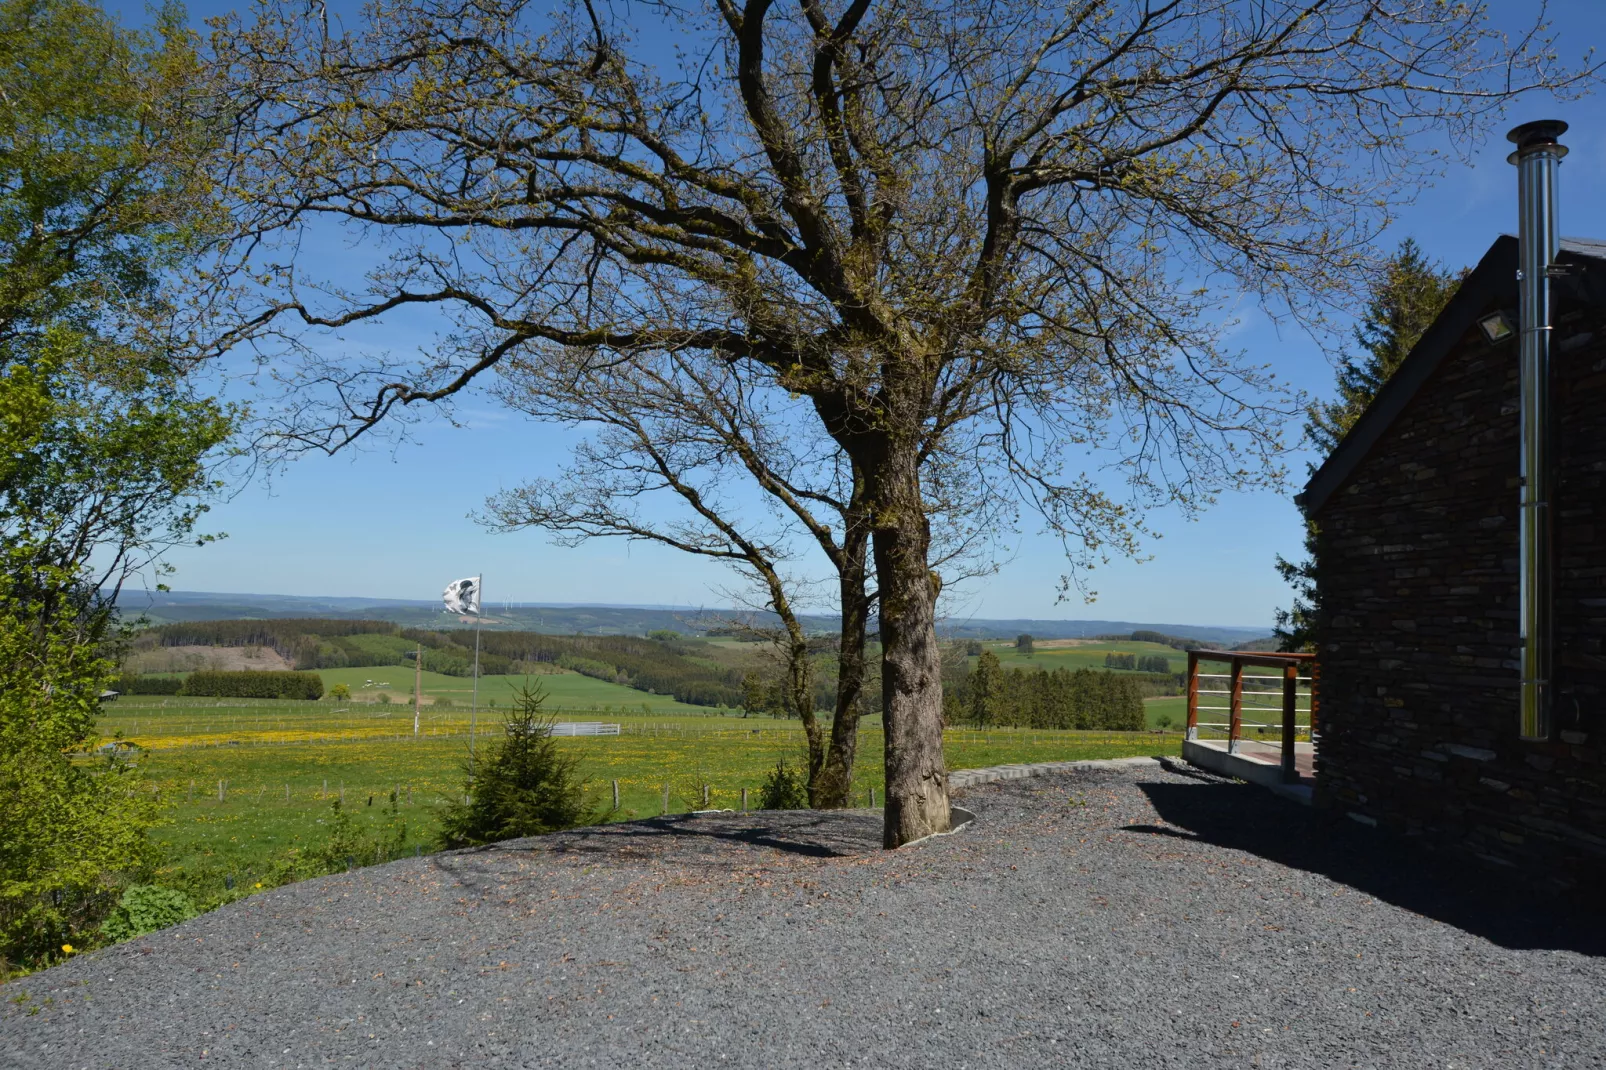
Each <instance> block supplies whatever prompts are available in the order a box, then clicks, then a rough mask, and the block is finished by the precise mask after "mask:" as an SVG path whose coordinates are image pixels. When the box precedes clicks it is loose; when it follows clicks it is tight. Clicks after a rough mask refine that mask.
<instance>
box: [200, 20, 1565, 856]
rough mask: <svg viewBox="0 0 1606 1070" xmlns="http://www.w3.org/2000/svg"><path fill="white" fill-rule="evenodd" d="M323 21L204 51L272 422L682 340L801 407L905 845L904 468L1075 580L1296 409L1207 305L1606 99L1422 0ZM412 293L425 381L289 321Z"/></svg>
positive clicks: (332, 429)
mask: <svg viewBox="0 0 1606 1070" xmlns="http://www.w3.org/2000/svg"><path fill="white" fill-rule="evenodd" d="M322 11H323V9H322V7H321V6H318V7H315V8H314V9H311V10H310V13H309V9H307V8H306V7H305V6H304V5H303V4H301V3H300V2H299V0H294V2H292V0H268V2H267V4H266V5H265V6H264V7H263V8H261V9H259V17H258V21H256V22H255V23H254V24H252V25H243V26H236V25H226V26H224V27H223V28H221V29H220V31H219V33H218V35H217V38H216V49H217V55H218V62H219V64H220V71H221V73H222V74H223V75H225V76H226V77H227V78H229V79H230V80H231V81H232V83H233V84H234V85H236V86H237V87H239V91H240V93H241V94H242V100H241V109H240V121H239V126H238V130H237V145H238V153H237V157H236V162H237V166H236V168H235V170H234V171H233V173H232V174H231V175H230V176H229V178H228V185H229V188H230V189H231V190H232V191H233V192H234V193H235V195H236V196H237V198H238V207H239V212H240V222H241V226H242V231H243V235H244V236H243V237H242V239H241V240H240V241H239V242H238V243H237V244H236V245H235V247H234V248H233V249H232V250H230V255H231V257H232V263H233V264H234V265H235V266H236V267H237V268H238V269H239V270H238V271H237V272H236V273H235V274H234V275H233V276H231V277H232V278H233V279H235V280H236V281H238V282H240V283H241V284H242V285H244V286H246V287H248V288H251V289H255V290H256V291H258V292H259V293H260V294H261V299H262V300H263V302H264V304H263V307H262V309H261V311H260V314H258V315H256V316H255V317H253V318H252V319H251V320H250V322H248V323H247V324H245V325H244V326H242V327H241V329H240V331H239V333H238V335H237V337H238V338H240V339H242V340H243V339H244V338H246V337H247V336H252V337H254V338H255V339H256V340H257V341H258V344H261V345H263V346H264V347H270V346H272V345H273V344H274V340H275V339H277V340H278V341H279V342H282V343H284V344H287V345H291V346H295V345H305V346H306V347H307V348H305V349H304V350H303V351H302V355H301V359H300V361H299V363H298V362H295V361H293V360H292V359H291V358H290V357H288V356H280V357H278V359H280V360H282V361H283V362H284V363H283V364H282V365H281V366H282V367H286V368H289V369H290V370H288V371H287V372H286V375H287V377H288V378H290V379H292V380H293V381H294V385H295V389H296V391H297V395H296V396H297V397H298V398H300V399H303V401H304V402H305V404H306V405H307V406H308V407H307V408H304V409H301V410H298V411H294V412H291V413H289V414H287V419H288V420H289V427H288V431H287V433H288V434H289V435H290V437H291V438H292V440H295V441H299V442H300V443H302V444H304V445H310V446H314V447H323V448H336V447H338V445H339V444H340V443H342V442H345V441H349V439H350V438H351V437H352V436H354V435H357V434H360V433H362V432H363V431H364V430H365V429H367V428H369V427H372V426H374V425H376V424H378V423H380V422H383V421H386V420H387V418H389V417H393V416H396V415H398V414H401V413H405V412H406V411H407V407H408V406H413V405H418V404H421V403H432V402H442V401H444V400H446V399H449V398H451V397H452V396H453V395H454V394H456V393H458V392H459V391H462V390H464V389H466V388H468V387H470V386H471V384H473V383H474V382H475V380H476V378H477V377H478V376H479V375H481V374H482V373H483V372H485V371H486V370H487V369H491V368H493V367H495V366H496V365H497V364H498V363H499V362H501V361H503V360H506V359H508V358H509V357H511V356H514V355H516V354H519V353H520V352H522V351H525V350H528V349H531V348H539V347H542V346H559V347H564V348H566V349H570V350H574V351H578V352H583V353H587V354H590V355H591V359H593V360H594V361H596V363H597V364H598V366H599V367H600V366H606V365H607V364H608V363H609V362H613V361H618V360H626V359H630V358H632V357H634V356H636V355H640V354H649V353H668V352H676V351H696V352H700V353H702V354H706V355H707V356H708V357H709V358H711V359H715V360H720V361H725V362H729V363H731V364H732V365H740V366H742V367H744V368H745V369H746V370H747V374H748V375H749V376H750V377H754V378H762V379H765V380H767V382H768V383H769V384H770V385H771V386H772V387H773V388H774V389H776V390H778V391H784V392H786V394H787V395H789V396H797V397H799V398H804V399H807V402H808V404H809V406H810V408H811V410H812V413H813V418H814V419H815V420H817V421H818V425H819V426H820V427H821V428H822V429H823V430H824V432H825V433H826V434H828V435H829V436H830V438H831V439H832V440H833V441H834V442H835V443H836V444H837V446H839V447H840V449H841V450H842V452H843V453H844V454H845V455H846V456H847V458H848V459H849V460H850V462H851V464H852V465H853V468H854V470H855V472H856V473H857V475H858V478H859V479H861V480H862V481H863V501H864V503H865V508H866V512H867V516H868V525H869V529H870V541H871V551H872V560H873V563H874V568H875V573H876V583H877V588H878V591H879V596H880V602H879V612H880V636H881V641H882V644H883V663H882V693H883V707H884V712H885V718H886V783H887V808H886V829H885V842H886V843H887V844H888V845H889V846H896V845H899V844H902V843H906V842H908V841H910V840H913V839H916V838H919V837H922V836H925V835H928V834H930V833H933V832H937V831H941V830H943V829H946V828H947V827H948V823H949V807H948V796H947V789H946V776H945V769H944V764H943V756H942V736H941V707H942V703H941V682H940V658H939V651H938V646H937V642H936V636H935V630H934V606H935V604H936V599H937V595H938V591H939V590H940V587H941V579H940V577H939V576H937V575H936V574H935V573H934V572H933V571H932V569H931V567H930V559H929V557H930V555H929V548H930V542H931V535H930V526H929V522H928V511H927V501H926V495H925V488H924V487H923V484H922V473H923V471H924V464H925V462H926V460H927V458H928V457H930V456H931V455H932V454H933V453H935V452H938V451H947V452H948V454H949V455H950V456H962V457H965V458H968V459H969V461H970V462H971V463H973V464H974V466H975V467H976V469H977V470H978V471H982V472H986V473H988V477H989V478H991V479H994V480H996V481H997V484H998V485H1000V486H1003V485H1006V484H1012V485H1013V488H1014V490H1015V491H1016V492H1017V493H1019V494H1021V495H1022V496H1024V497H1025V498H1027V499H1028V500H1029V501H1030V502H1031V503H1032V504H1033V505H1034V506H1036V507H1037V509H1038V510H1040V512H1041V513H1042V515H1043V517H1044V518H1045V520H1046V522H1047V524H1048V525H1049V527H1050V528H1051V529H1052V530H1053V531H1055V532H1056V533H1058V534H1059V535H1060V536H1061V537H1062V538H1063V539H1064V540H1065V541H1066V545H1067V548H1068V550H1069V551H1071V553H1072V555H1073V557H1074V558H1077V559H1078V560H1081V559H1085V558H1087V557H1089V556H1092V557H1096V556H1098V555H1099V554H1100V553H1101V552H1105V550H1106V549H1107V548H1113V549H1115V550H1116V551H1121V550H1125V549H1128V548H1130V546H1131V545H1132V540H1133V539H1134V538H1135V537H1136V531H1137V527H1136V526H1137V525H1138V524H1140V522H1141V516H1142V511H1143V509H1144V508H1145V507H1147V506H1152V505H1155V504H1160V503H1166V502H1170V503H1176V504H1180V505H1182V506H1184V507H1193V506H1197V505H1199V504H1201V503H1203V502H1206V501H1208V500H1209V498H1210V497H1211V495H1212V494H1214V493H1215V492H1216V491H1218V490H1219V489H1221V488H1223V487H1230V486H1241V485H1244V484H1247V483H1254V482H1257V481H1261V480H1263V479H1265V478H1267V476H1268V473H1270V472H1271V471H1273V470H1274V468H1275V463H1274V454H1275V451H1276V449H1277V448H1278V440H1277V428H1278V426H1279V424H1280V421H1281V416H1282V415H1283V413H1284V412H1286V410H1287V408H1288V406H1286V405H1284V404H1283V403H1282V402H1281V401H1280V400H1279V399H1278V395H1277V391H1276V385H1277V384H1276V383H1275V381H1274V379H1273V377H1272V376H1271V374H1270V373H1269V371H1268V370H1266V369H1263V368H1257V367H1254V366H1252V365H1249V364H1247V363H1245V362H1244V361H1243V360H1242V359H1241V358H1240V357H1239V356H1238V355H1237V354H1235V353H1234V352H1232V351H1231V349H1230V348H1229V347H1228V346H1227V345H1226V344H1225V343H1224V341H1223V338H1222V330H1223V326H1224V324H1225V322H1226V321H1227V320H1228V319H1229V316H1228V314H1227V313H1225V312H1224V311H1223V307H1224V306H1223V298H1224V297H1230V298H1232V299H1241V296H1242V295H1247V296H1248V298H1249V299H1250V300H1252V301H1255V302H1258V303H1259V304H1260V305H1262V306H1263V307H1265V308H1266V309H1268V310H1269V311H1272V312H1273V313H1279V314H1289V315H1292V316H1294V317H1296V318H1300V319H1304V320H1314V319H1316V318H1318V317H1319V316H1320V315H1321V313H1322V312H1323V310H1324V309H1325V308H1327V307H1330V305H1331V304H1332V303H1334V302H1335V301H1337V300H1342V299H1343V298H1345V297H1347V296H1348V295H1349V294H1350V293H1352V292H1353V291H1354V290H1355V289H1356V287H1357V286H1358V284H1359V283H1361V282H1362V281H1363V280H1364V275H1365V273H1366V271H1367V269H1368V265H1369V263H1370V255H1369V252H1368V250H1369V241H1370V239H1371V238H1372V237H1373V236H1374V235H1375V234H1376V233H1377V230H1378V229H1379V228H1380V227H1381V226H1382V225H1384V224H1385V223H1386V221H1387V218H1388V214H1389V210H1390V207H1391V206H1392V205H1394V204H1397V203H1399V202H1400V201H1401V200H1402V199H1404V198H1408V197H1409V196H1410V195H1412V193H1413V192H1414V191H1415V190H1416V189H1417V188H1418V187H1419V186H1420V184H1421V182H1422V180H1423V179H1424V178H1425V177H1427V176H1428V175H1429V174H1430V173H1431V171H1432V169H1433V168H1434V167H1436V166H1437V165H1438V164H1437V159H1436V157H1435V156H1434V155H1433V154H1432V153H1431V152H1427V151H1423V149H1424V143H1423V142H1422V141H1420V140H1419V139H1423V138H1429V139H1436V140H1435V141H1434V144H1436V145H1438V146H1441V147H1444V148H1448V149H1449V150H1451V151H1452V152H1454V151H1460V152H1465V151H1468V150H1469V147H1471V146H1474V145H1476V144H1478V142H1479V140H1480V138H1481V136H1482V135H1483V134H1484V133H1485V129H1484V128H1485V127H1486V126H1487V125H1488V123H1489V122H1490V121H1491V115H1492V113H1494V112H1497V111H1498V110H1499V109H1500V108H1501V107H1502V106H1503V105H1504V104H1505V103H1506V102H1507V101H1508V100H1510V99H1511V98H1512V97H1513V96H1514V95H1515V94H1517V93H1520V92H1522V91H1525V90H1528V89H1531V88H1535V87H1550V88H1552V89H1556V88H1561V89H1568V88H1577V87H1580V86H1581V85H1582V84H1583V83H1584V82H1585V81H1587V80H1589V79H1590V78H1591V77H1592V72H1590V71H1580V70H1576V69H1562V68H1559V67H1558V66H1557V64H1556V62H1555V60H1554V57H1553V56H1552V53H1551V49H1550V47H1549V44H1548V43H1547V42H1546V41H1544V40H1541V39H1540V38H1539V37H1538V36H1536V35H1530V36H1529V37H1527V38H1525V39H1523V40H1521V41H1518V42H1516V43H1514V44H1513V43H1509V42H1507V41H1506V40H1505V39H1503V38H1501V37H1499V36H1498V35H1496V34H1495V33H1493V32H1492V31H1491V30H1490V29H1489V28H1488V27H1487V25H1486V24H1485V21H1484V17H1483V12H1482V10H1481V9H1480V8H1479V7H1477V6H1476V5H1458V4H1446V3H1442V2H1440V0H1133V2H1112V0H1070V2H1068V3H1060V4H1053V5H1050V4H1044V3H1041V2H1033V0H792V2H786V3H782V4H776V3H774V2H772V0H687V2H686V3H684V4H679V3H658V4H639V5H627V4H623V3H621V4H618V5H616V6H605V5H603V4H601V3H598V2H597V0H567V2H565V0H556V2H553V3H551V4H546V5H533V4H526V3H522V2H520V0H475V2H473V3H464V2H462V0H381V2H376V3H374V4H372V5H371V6H370V7H369V8H368V9H367V11H366V13H365V17H364V19H363V20H362V24H361V26H360V27H359V28H357V29H356V30H352V31H346V30H343V29H342V28H341V27H340V26H339V25H338V24H331V23H330V21H329V20H328V19H327V18H325V17H321V16H320V13H321V12H322ZM325 219H328V220H333V221H336V222H338V223H339V224H341V225H349V226H351V227H353V228H356V230H357V232H358V233H361V234H362V235H364V241H365V243H366V245H367V247H368V248H370V249H372V250H373V251H374V252H375V253H377V254H379V255H380V256H381V257H382V258H383V259H382V263H380V265H379V266H378V267H376V268H375V269H374V270H373V271H372V272H371V273H370V274H369V276H368V277H367V278H366V279H365V280H362V281H360V282H352V283H346V282H342V281H336V280H330V279H328V278H327V273H326V272H323V271H322V270H320V269H321V267H322V265H321V264H320V263H318V262H317V260H316V259H315V258H308V257H299V256H298V255H297V254H298V252H299V249H300V239H301V237H302V236H303V235H304V234H305V233H306V232H307V230H306V228H309V227H311V228H316V227H317V226H318V225H319V221H320V220H325ZM421 305H428V306H434V307H436V308H438V309H440V310H441V311H443V312H444V313H445V314H446V315H447V316H449V317H451V318H452V319H453V320H454V322H455V324H456V328H455V330H454V332H453V333H452V335H451V336H450V337H449V338H447V339H444V340H443V341H442V344H441V345H439V346H438V347H434V348H432V349H431V350H430V352H429V353H428V354H427V355H426V357H425V358H424V359H422V360H420V361H417V362H411V361H407V360H402V359H393V358H376V359H373V360H371V361H368V360H363V359H358V358H356V357H348V356H341V357H333V358H332V357H330V356H329V355H328V354H329V353H330V352H331V351H332V348H331V346H330V345H329V344H328V343H327V342H325V341H324V340H322V339H317V340H311V341H309V340H307V339H306V338H305V336H304V335H303V334H301V333H300V332H303V331H305V330H306V329H309V328H329V329H338V328H342V327H345V326H348V325H353V324H358V323H361V322H362V321H365V320H371V319H376V318H381V317H385V316H387V315H389V314H391V313H393V312H405V311H406V310H408V309H409V308H412V307H416V306H421ZM331 401H332V402H333V405H334V408H333V413H334V414H333V416H332V417H330V416H329V414H328V412H329V410H328V409H327V408H326V407H325V406H326V404H327V403H328V402H331ZM1089 454H1091V455H1092V459H1091V460H1089V459H1088V455H1089ZM1104 469H1108V470H1104Z"/></svg>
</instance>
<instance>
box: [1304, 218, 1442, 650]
mask: <svg viewBox="0 0 1606 1070" xmlns="http://www.w3.org/2000/svg"><path fill="white" fill-rule="evenodd" d="M1465 277H1466V272H1465V271H1449V270H1446V269H1445V268H1443V267H1441V266H1440V265H1438V264H1437V263H1434V262H1433V261H1430V260H1428V259H1427V258H1426V257H1425V256H1423V255H1422V250H1421V249H1420V248H1418V246H1417V244H1416V242H1414V241H1412V240H1411V239H1410V238H1407V239H1406V240H1405V241H1404V242H1402V243H1401V244H1400V247H1399V249H1398V250H1397V251H1396V252H1395V254H1394V255H1393V257H1391V258H1390V259H1389V261H1388V262H1387V264H1386V265H1385V266H1384V269H1383V271H1382V273H1381V275H1379V276H1378V278H1377V279H1376V281H1375V282H1374V283H1373V285H1372V288H1371V291H1370V294H1369V296H1368V298H1367V302H1366V312H1365V315H1364V316H1363V317H1362V319H1361V322H1360V323H1359V324H1358V325H1357V326H1356V328H1355V341H1356V343H1357V344H1358V346H1359V347H1360V355H1359V356H1348V357H1345V358H1344V360H1343V362H1342V363H1341V364H1340V365H1339V368H1338V396H1337V397H1336V398H1334V399H1333V400H1332V401H1326V402H1321V401H1319V402H1314V403H1313V404H1312V405H1311V406H1310V407H1309V408H1308V409H1307V410H1306V420H1305V433H1306V434H1307V435H1308V436H1309V438H1310V440H1311V442H1312V443H1314V444H1315V445H1316V447H1317V448H1318V449H1320V450H1321V451H1322V453H1323V454H1324V455H1326V454H1330V453H1332V452H1333V450H1335V449H1337V448H1338V444H1339V443H1340V442H1342V441H1343V440H1344V436H1345V435H1346V434H1348V433H1349V429H1350V428H1351V427H1353V426H1355V421H1357V420H1359V419H1360V418H1361V414H1362V413H1363V412H1365V411H1366V407H1367V406H1368V405H1370V404H1371V403H1372V399H1373V398H1374V397H1376V396H1377V392H1378V391H1379V390H1381V389H1382V388H1383V384H1384V383H1386V382H1388V380H1389V377H1390V376H1391V375H1393V374H1394V372H1395V371H1396V370H1397V369H1398V368H1399V366H1400V364H1401V363H1402V362H1404V360H1405V358H1406V357H1407V356H1409V355H1410V353H1411V349H1412V348H1413V347H1414V346H1415V345H1416V343H1417V341H1418V340H1419V339H1420V338H1421V337H1422V334H1423V332H1424V331H1426V330H1427V329H1428V328H1429V327H1431V326H1432V325H1433V321H1434V320H1435V319H1437V318H1438V316H1439V313H1440V312H1441V311H1443V309H1444V306H1445V305H1446V304H1448V303H1449V301H1450V298H1452V297H1454V296H1455V292H1456V289H1457V287H1459V286H1460V284H1461V280H1462V279H1463V278H1465ZM1316 534H1317V531H1316V523H1315V521H1313V520H1311V519H1310V518H1308V517H1307V518H1306V520H1305V553H1306V554H1307V555H1308V556H1307V557H1306V558H1305V560H1303V561H1299V562H1293V561H1289V560H1288V559H1287V558H1285V557H1283V556H1282V555H1281V554H1278V555H1277V560H1276V568H1277V574H1278V575H1280V576H1281V577H1282V578H1283V582H1285V583H1287V584H1288V585H1289V586H1291V587H1292V588H1293V589H1294V604H1293V606H1292V607H1290V608H1288V609H1279V610H1278V611H1277V624H1276V627H1275V629H1274V632H1275V634H1276V636H1277V641H1278V647H1279V649H1282V650H1289V651H1309V650H1312V649H1314V644H1315V626H1316V620H1317V617H1318V615H1319V613H1320V611H1321V594H1320V588H1319V585H1318V583H1317V576H1318V574H1319V565H1318V562H1317V560H1316Z"/></svg>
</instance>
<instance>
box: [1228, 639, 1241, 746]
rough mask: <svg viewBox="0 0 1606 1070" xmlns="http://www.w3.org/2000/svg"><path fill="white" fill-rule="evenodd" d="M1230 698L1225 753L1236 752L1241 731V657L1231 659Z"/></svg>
mask: <svg viewBox="0 0 1606 1070" xmlns="http://www.w3.org/2000/svg"><path fill="white" fill-rule="evenodd" d="M1231 686H1232V699H1231V701H1230V702H1229V703H1228V705H1230V706H1231V707H1232V709H1231V711H1229V714H1228V717H1227V753H1228V754H1237V753H1238V733H1240V732H1242V731H1243V713H1244V662H1243V659H1242V658H1233V659H1232V685H1231Z"/></svg>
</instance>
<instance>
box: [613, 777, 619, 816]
mask: <svg viewBox="0 0 1606 1070" xmlns="http://www.w3.org/2000/svg"><path fill="white" fill-rule="evenodd" d="M613 808H614V809H615V810H617V809H619V782H618V781H617V780H615V781H614V782H613Z"/></svg>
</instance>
